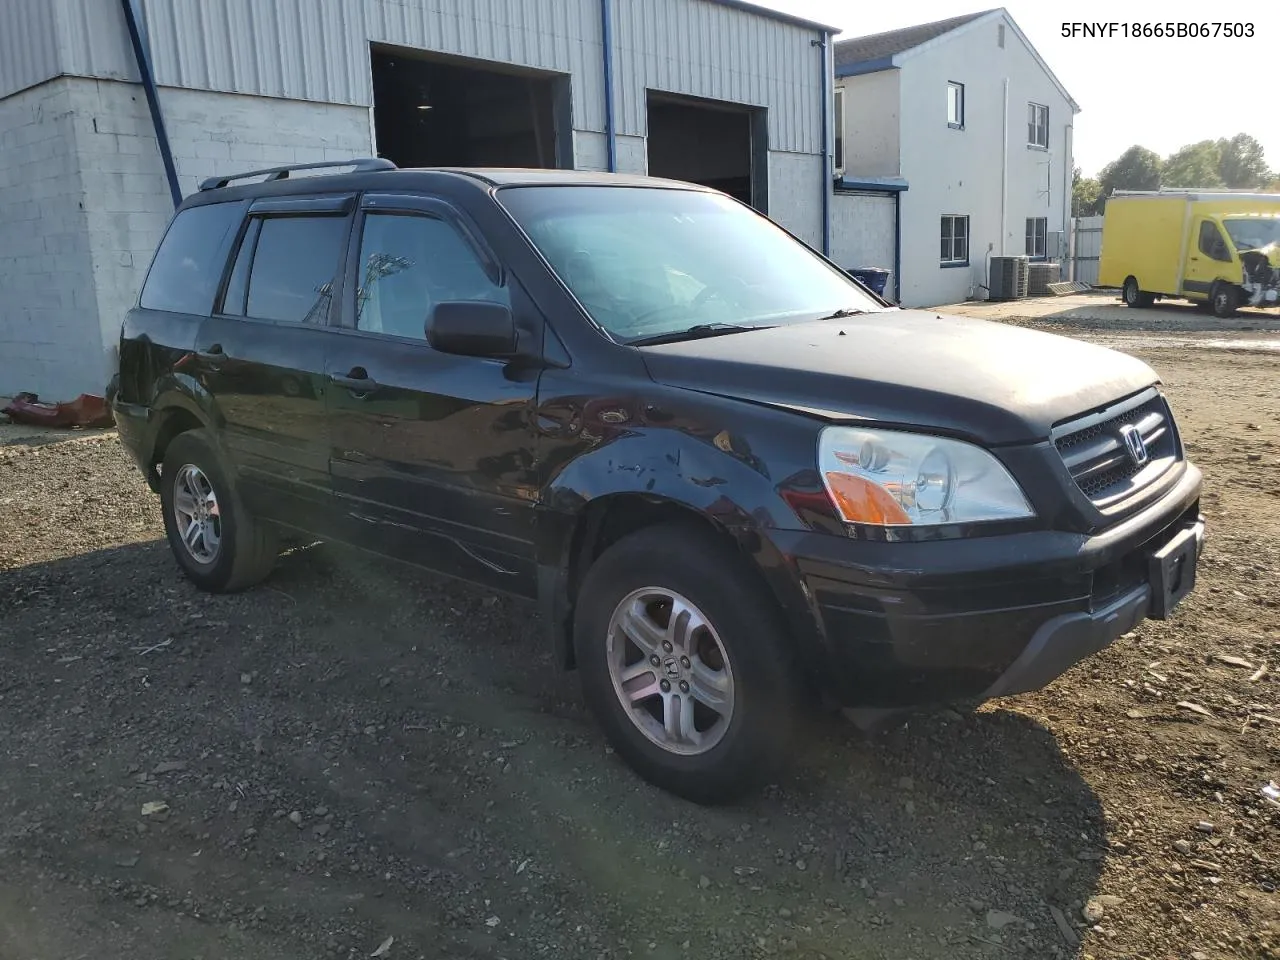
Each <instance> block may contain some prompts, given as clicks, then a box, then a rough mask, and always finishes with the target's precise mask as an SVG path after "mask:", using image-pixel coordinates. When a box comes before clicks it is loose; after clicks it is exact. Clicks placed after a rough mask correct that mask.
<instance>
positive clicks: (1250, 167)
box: [1218, 133, 1272, 190]
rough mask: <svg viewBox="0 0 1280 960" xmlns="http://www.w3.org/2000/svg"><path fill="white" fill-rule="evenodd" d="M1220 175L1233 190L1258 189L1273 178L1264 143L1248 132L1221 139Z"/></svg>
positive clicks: (1219, 142) (1219, 148)
mask: <svg viewBox="0 0 1280 960" xmlns="http://www.w3.org/2000/svg"><path fill="white" fill-rule="evenodd" d="M1218 150H1219V152H1220V157H1219V160H1218V175H1219V176H1220V177H1221V178H1222V182H1223V183H1224V184H1225V185H1226V186H1228V187H1230V188H1232V189H1233V190H1256V189H1257V188H1258V187H1260V186H1262V185H1263V184H1264V183H1267V182H1268V181H1270V180H1271V178H1272V173H1271V171H1270V170H1268V169H1267V158H1266V155H1265V154H1264V153H1263V150H1262V144H1260V143H1259V142H1258V141H1257V140H1255V139H1254V138H1253V137H1251V136H1249V134H1247V133H1237V134H1236V135H1235V136H1234V137H1232V138H1231V139H1230V140H1219V141H1218Z"/></svg>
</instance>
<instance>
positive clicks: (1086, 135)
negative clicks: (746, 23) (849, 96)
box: [754, 0, 1280, 176]
mask: <svg viewBox="0 0 1280 960" xmlns="http://www.w3.org/2000/svg"><path fill="white" fill-rule="evenodd" d="M754 2H756V3H759V4H760V5H761V6H766V7H773V8H774V9H776V10H784V11H786V12H787V13H791V14H795V15H796V16H800V17H804V18H806V19H809V20H816V21H818V22H819V23H828V24H831V25H832V26H835V27H839V28H841V29H842V30H843V34H842V36H841V37H837V40H839V39H842V38H848V37H852V36H860V35H864V34H869V33H879V32H881V31H883V30H894V29H897V28H898V27H906V26H910V25H912V24H916V23H927V22H929V21H931V20H944V19H946V18H947V17H954V16H959V15H960V14H962V13H972V12H974V11H978V10H984V9H989V8H990V7H992V6H996V5H998V2H999V0H995V2H990V0H988V2H986V3H984V2H983V0H911V2H910V3H900V4H893V3H884V4H880V3H877V4H869V3H855V2H853V0H754ZM1004 7H1005V9H1007V10H1008V11H1009V13H1010V14H1011V15H1012V16H1013V19H1014V20H1015V21H1017V24H1018V26H1019V27H1021V28H1022V32H1023V33H1025V34H1026V35H1027V38H1028V39H1029V40H1030V41H1031V43H1032V44H1033V45H1034V46H1035V48H1036V49H1037V50H1038V51H1039V52H1040V56H1041V57H1043V58H1044V60H1045V62H1046V63H1048V64H1049V67H1050V69H1052V70H1053V72H1054V74H1056V75H1057V77H1058V79H1059V80H1060V81H1061V82H1062V85H1063V86H1065V87H1066V88H1067V91H1068V92H1069V93H1070V94H1071V96H1072V97H1073V98H1074V99H1075V101H1076V103H1078V104H1079V105H1080V114H1079V115H1078V116H1077V117H1076V118H1075V155H1076V156H1075V161H1076V164H1077V165H1078V166H1080V167H1081V168H1082V169H1083V171H1084V173H1085V175H1086V176H1093V175H1096V174H1097V172H1098V171H1099V170H1100V169H1101V168H1102V167H1103V166H1104V165H1105V164H1107V163H1109V162H1110V161H1111V160H1114V159H1115V158H1116V157H1117V156H1119V155H1120V154H1121V153H1122V152H1124V150H1126V149H1127V148H1128V147H1130V146H1132V145H1133V144H1135V143H1138V144H1141V145H1142V146H1145V147H1148V148H1150V149H1152V150H1154V151H1155V152H1156V153H1158V154H1160V155H1161V156H1162V157H1163V156H1167V155H1168V154H1170V153H1172V152H1173V151H1174V150H1176V149H1178V148H1179V147H1181V146H1183V145H1184V144H1187V143H1194V142H1195V141H1197V140H1207V139H1211V138H1213V139H1216V138H1218V137H1229V136H1232V135H1234V134H1236V133H1248V134H1251V135H1252V136H1254V137H1256V138H1257V139H1258V140H1259V141H1260V142H1261V143H1262V145H1263V147H1264V148H1265V149H1266V153H1267V161H1268V163H1269V164H1270V166H1271V168H1272V169H1273V170H1275V169H1280V122H1277V119H1276V107H1275V89H1276V88H1275V68H1274V64H1275V61H1276V44H1277V43H1280V3H1276V2H1274V0H1261V2H1251V3H1242V2H1238V0H1234V2H1230V0H1218V2H1216V3H1203V2H1201V3H1188V2H1186V0H1166V2H1150V0H1111V2H1105V0H1076V2H1074V3H1071V4H1062V3H1046V2H1044V0H1007V2H1006V3H1005V4H1004ZM1064 20H1070V21H1085V20H1093V21H1100V22H1111V21H1121V20H1123V21H1128V22H1129V23H1134V22H1137V23H1157V22H1158V23H1167V22H1169V21H1173V22H1174V23H1177V22H1179V21H1183V22H1195V23H1203V22H1204V21H1205V20H1209V21H1213V20H1218V21H1231V22H1233V23H1235V22H1239V23H1245V24H1248V23H1252V24H1253V37H1252V39H1225V38H1218V39H1209V40H1197V39H1183V40H1177V39H1174V40H1168V39H1155V38H1153V39H1141V40H1133V39H1125V38H1124V37H1123V36H1116V37H1114V38H1109V39H1093V38H1091V39H1085V38H1081V37H1075V38H1070V39H1068V38H1064V37H1063V36H1062V23H1063V21H1064Z"/></svg>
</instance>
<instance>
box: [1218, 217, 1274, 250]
mask: <svg viewBox="0 0 1280 960" xmlns="http://www.w3.org/2000/svg"><path fill="white" fill-rule="evenodd" d="M1222 223H1223V226H1225V227H1226V228H1227V233H1228V234H1230V236H1231V242H1232V243H1233V244H1235V247H1236V249H1237V250H1256V249H1257V248H1258V247H1265V246H1266V245H1267V244H1268V243H1280V217H1231V218H1228V219H1226V220H1224V221H1222Z"/></svg>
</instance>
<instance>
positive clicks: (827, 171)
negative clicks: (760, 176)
mask: <svg viewBox="0 0 1280 960" xmlns="http://www.w3.org/2000/svg"><path fill="white" fill-rule="evenodd" d="M820 42H821V44H822V176H821V178H820V181H819V182H820V185H821V187H822V255H823V256H824V257H829V256H831V172H832V162H833V159H832V156H831V147H832V143H831V140H832V137H831V117H830V115H829V113H828V109H827V105H828V103H833V102H834V100H835V88H834V86H833V85H832V83H831V68H830V61H829V60H828V59H827V58H828V57H829V56H830V55H831V34H830V33H827V32H826V31H823V34H822V40H821V41H820Z"/></svg>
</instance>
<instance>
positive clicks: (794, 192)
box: [769, 150, 823, 250]
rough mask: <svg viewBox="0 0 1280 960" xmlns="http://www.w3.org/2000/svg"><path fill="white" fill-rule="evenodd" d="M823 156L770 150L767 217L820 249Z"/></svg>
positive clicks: (816, 248)
mask: <svg viewBox="0 0 1280 960" xmlns="http://www.w3.org/2000/svg"><path fill="white" fill-rule="evenodd" d="M822 167H823V162H822V157H820V156H814V155H812V154H808V153H784V152H782V151H781V150H770V151H769V216H770V217H772V218H773V219H774V220H776V221H777V222H778V223H780V224H782V226H784V227H786V228H787V229H788V230H790V231H791V232H792V233H794V234H795V235H796V236H797V237H799V238H800V239H801V240H803V241H804V242H805V243H807V244H809V246H811V247H813V248H814V249H815V250H821V249H822Z"/></svg>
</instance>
